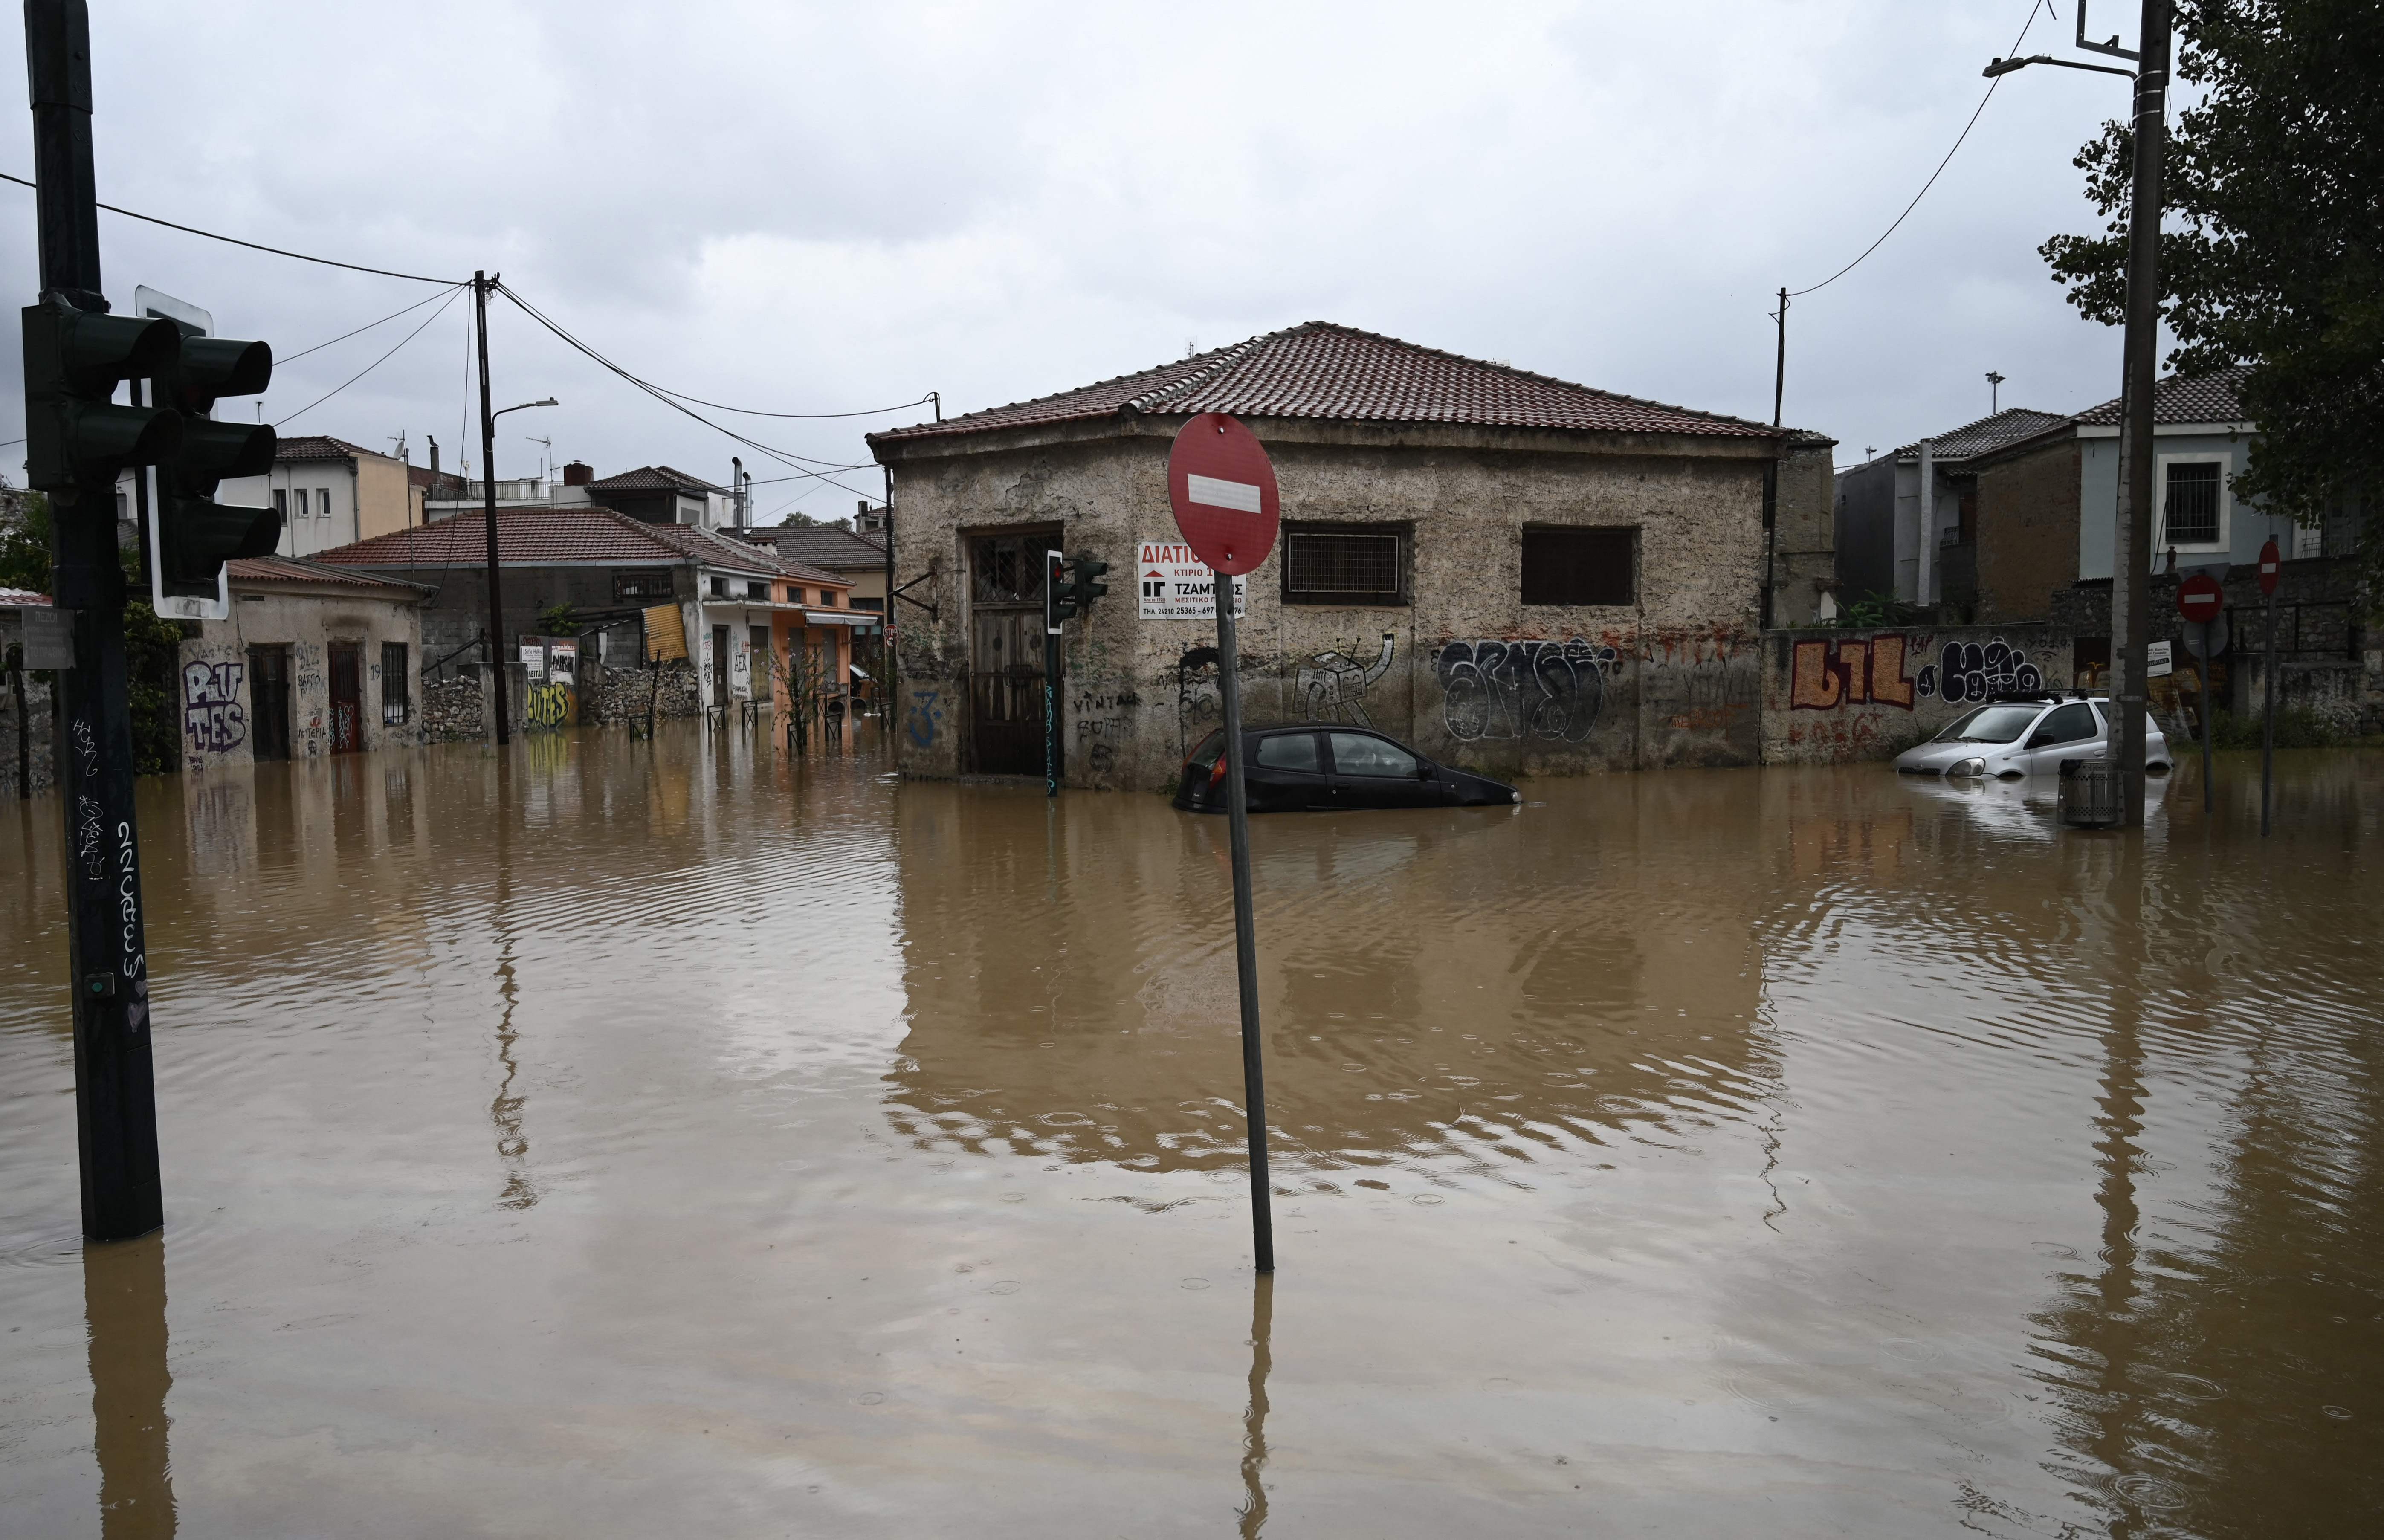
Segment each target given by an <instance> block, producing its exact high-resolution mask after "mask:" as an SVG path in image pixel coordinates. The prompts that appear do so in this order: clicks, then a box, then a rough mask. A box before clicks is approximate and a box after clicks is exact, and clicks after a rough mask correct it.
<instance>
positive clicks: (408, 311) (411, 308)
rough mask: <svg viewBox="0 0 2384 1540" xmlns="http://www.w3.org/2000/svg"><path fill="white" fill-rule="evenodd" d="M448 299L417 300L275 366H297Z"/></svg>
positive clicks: (281, 359) (278, 360)
mask: <svg viewBox="0 0 2384 1540" xmlns="http://www.w3.org/2000/svg"><path fill="white" fill-rule="evenodd" d="M446 297H447V296H446V295H445V294H433V295H431V296H430V297H429V298H428V299H427V300H416V301H415V302H414V303H413V304H409V305H407V306H406V307H405V308H404V309H403V310H392V311H391V312H390V313H389V314H388V315H386V316H383V317H381V318H380V319H379V320H377V321H366V323H365V324H364V325H362V326H360V327H358V328H356V329H354V331H342V332H341V333H340V334H339V335H338V336H337V337H334V338H332V339H331V341H330V342H317V343H316V344H315V345H314V346H313V347H311V348H308V349H306V350H305V351H304V352H303V353H293V354H288V355H286V356H280V357H276V358H275V359H274V360H273V363H274V366H275V367H277V368H279V366H282V365H284V364H295V363H296V362H298V360H300V359H301V358H304V357H305V356H306V354H309V353H320V352H322V351H323V350H324V349H325V348H328V347H331V346H333V345H335V344H337V343H340V342H346V341H347V340H348V339H349V338H351V337H361V336H363V335H364V334H365V333H366V332H367V331H370V330H371V329H373V328H375V327H377V326H387V325H388V324H389V323H390V322H391V321H393V320H395V319H397V318H398V317H400V316H410V315H412V314H413V313H414V312H415V311H417V310H419V309H421V308H422V307H423V306H424V305H426V304H436V303H438V302H439V301H440V300H442V299H445V298H446Z"/></svg>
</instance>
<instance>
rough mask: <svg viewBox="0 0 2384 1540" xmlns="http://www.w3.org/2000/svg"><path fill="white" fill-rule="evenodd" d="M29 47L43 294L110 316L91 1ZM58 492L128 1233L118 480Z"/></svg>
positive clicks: (73, 708)
mask: <svg viewBox="0 0 2384 1540" xmlns="http://www.w3.org/2000/svg"><path fill="white" fill-rule="evenodd" d="M25 54H26V62H27V65H28V67H29V74H30V76H31V85H32V109H33V166H34V169H35V174H36V180H37V186H36V203H37V205H38V207H39V211H40V221H41V235H40V242H41V264H42V297H43V303H44V304H49V303H53V302H55V301H59V300H63V301H64V302H65V303H66V304H69V305H71V306H73V307H74V308H76V309H78V310H82V311H96V312H105V311H106V309H107V301H106V298H104V297H103V296H102V294H101V291H100V271H99V212H98V204H97V201H96V192H95V189H94V183H93V169H92V153H91V106H92V104H91V19H90V14H89V11H88V9H87V8H86V6H85V4H84V0H26V4H25ZM47 491H48V492H49V497H50V504H51V517H50V530H51V534H50V540H51V546H50V550H51V559H52V563H53V566H54V572H55V576H54V578H53V587H52V597H53V600H54V602H56V605H57V606H58V607H59V608H60V609H62V610H66V611H68V612H70V613H71V614H72V615H73V616H74V621H73V632H74V655H75V665H74V666H73V667H72V668H67V669H61V670H59V672H58V696H59V727H60V731H59V732H58V734H57V786H58V801H59V805H60V807H61V808H62V809H63V811H64V813H65V819H66V854H67V861H66V870H67V884H68V900H67V904H68V907H67V950H68V957H69V959H70V962H71V978H72V987H73V996H74V1050H75V1051H74V1058H75V1132H76V1138H77V1143H78V1146H79V1150H80V1154H81V1174H82V1228H83V1235H84V1236H86V1237H88V1238H89V1239H92V1240H99V1241H106V1240H125V1239H129V1238H130V1237H131V1236H139V1235H144V1234H146V1233H147V1232H149V1231H151V1230H155V1229H156V1228H157V1227H158V1226H159V1225H161V1224H163V1223H165V1195H164V1192H163V1189H162V1186H161V1185H160V1182H159V1178H158V1163H157V1100H156V1088H155V1074H154V1068H153V1065H152V1062H151V1058H150V1027H151V1022H150V1016H149V973H148V963H147V955H146V942H145V939H144V937H143V926H142V900H141V861H140V839H139V836H138V833H137V831H136V827H135V823H134V818H133V809H132V725H131V718H130V712H129V710H128V702H127V699H126V693H125V664H124V572H123V568H122V566H121V565H119V563H118V553H117V543H116V483H115V478H114V476H113V475H110V476H109V477H108V478H107V479H106V484H105V485H100V484H96V483H95V482H94V481H93V480H92V479H90V478H87V477H86V478H78V479H77V480H76V481H75V482H74V483H73V484H72V485H68V486H53V487H50V488H48V489H47Z"/></svg>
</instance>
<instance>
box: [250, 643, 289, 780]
mask: <svg viewBox="0 0 2384 1540" xmlns="http://www.w3.org/2000/svg"><path fill="white" fill-rule="evenodd" d="M248 732H249V752H250V753H251V754H253V755H254V756H255V757H256V758H258V759H288V758H289V757H290V649H289V648H287V647H252V648H250V649H249V650H248Z"/></svg>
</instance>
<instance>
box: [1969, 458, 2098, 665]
mask: <svg viewBox="0 0 2384 1540" xmlns="http://www.w3.org/2000/svg"><path fill="white" fill-rule="evenodd" d="M2079 476H2080V466H2079V454H2078V441H2077V440H2075V439H2067V440H2064V441H2060V442H2057V443H2053V444H2048V445H2046V446H2045V447H2044V448H2043V449H2039V450H2037V451H2035V452H2033V453H2028V454H2022V455H2018V456H2016V457H2014V458H2012V459H2009V460H2005V461H2003V462H2001V463H2000V464H1995V465H1990V466H1986V467H1984V468H1983V469H1981V470H1980V472H1979V493H1978V498H1979V501H1978V514H1977V526H1978V579H1977V580H1978V602H1977V609H1976V612H1975V615H1974V618H1975V619H1976V621H1977V623H1978V624H1980V625H1981V626H1993V625H2006V626H2007V625H2011V624H2014V623H2016V622H2027V621H2042V620H2045V619H2047V618H2048V617H2050V615H2052V601H2053V593H2054V590H2056V589H2066V588H2067V587H2068V586H2069V585H2070V584H2072V583H2074V582H2076V581H2077V580H2078V498H2079Z"/></svg>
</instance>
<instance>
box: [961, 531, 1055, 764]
mask: <svg viewBox="0 0 2384 1540" xmlns="http://www.w3.org/2000/svg"><path fill="white" fill-rule="evenodd" d="M1051 539H1052V537H1050V536H1047V535H1043V534H1033V535H1001V536H986V537H982V538H979V539H977V540H972V541H970V542H969V545H970V552H969V597H970V607H969V742H970V745H971V759H972V761H973V762H974V763H973V766H972V767H973V768H974V769H975V771H976V772H977V774H979V775H984V776H1039V775H1041V774H1042V773H1043V689H1044V681H1043V656H1044V653H1043V643H1044V634H1043V552H1044V550H1045V548H1046V547H1047V545H1049V543H1050V540H1051Z"/></svg>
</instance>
